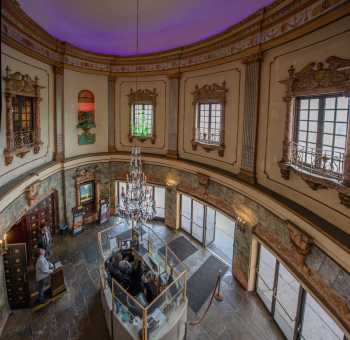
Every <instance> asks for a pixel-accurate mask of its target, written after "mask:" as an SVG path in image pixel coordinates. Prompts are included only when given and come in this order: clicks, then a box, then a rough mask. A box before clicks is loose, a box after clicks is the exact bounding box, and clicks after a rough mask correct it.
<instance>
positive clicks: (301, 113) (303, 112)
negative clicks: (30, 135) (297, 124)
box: [299, 110, 308, 120]
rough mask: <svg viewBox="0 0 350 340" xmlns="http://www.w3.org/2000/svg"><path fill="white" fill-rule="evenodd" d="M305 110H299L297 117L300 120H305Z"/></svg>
mask: <svg viewBox="0 0 350 340" xmlns="http://www.w3.org/2000/svg"><path fill="white" fill-rule="evenodd" d="M307 118H308V117H307V111H306V110H300V114H299V119H300V120H307Z"/></svg>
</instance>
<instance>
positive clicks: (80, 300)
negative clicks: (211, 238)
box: [1, 219, 283, 340]
mask: <svg viewBox="0 0 350 340" xmlns="http://www.w3.org/2000/svg"><path fill="white" fill-rule="evenodd" d="M115 223H116V221H115V219H113V220H111V221H110V222H108V224H107V225H105V226H103V227H101V226H89V227H87V228H86V230H85V231H84V232H83V233H82V234H80V235H79V236H77V237H72V236H65V237H63V236H57V237H56V238H55V247H54V256H53V257H54V259H59V260H61V261H62V263H63V264H64V271H65V279H66V285H67V292H66V293H65V294H64V295H63V296H62V297H61V298H60V299H59V300H58V301H56V302H54V303H52V304H50V305H49V306H48V307H46V308H45V309H42V310H41V311H38V312H33V311H31V310H30V309H25V310H18V311H14V312H13V313H12V315H11V316H10V317H9V319H8V322H7V324H6V326H5V330H4V333H3V335H2V337H1V339H4V340H5V339H6V340H27V339H28V340H48V339H50V340H56V339H57V340H73V339H74V340H77V339H81V340H90V339H91V340H107V339H109V336H108V333H107V328H106V326H105V321H104V316H103V312H102V307H101V303H100V298H99V294H98V291H99V273H98V266H99V261H100V258H99V252H98V247H97V237H96V234H97V232H98V231H100V230H102V229H104V228H106V227H108V226H111V225H113V224H115ZM154 230H155V231H156V232H157V233H158V235H159V236H160V237H161V238H162V239H163V240H165V241H167V242H168V241H169V240H171V239H172V238H174V237H177V235H179V234H180V233H178V234H174V232H172V231H171V230H169V229H168V228H166V227H164V226H162V225H160V224H157V225H155V226H154ZM123 231H125V227H124V226H122V225H121V226H120V232H123ZM195 246H196V247H197V248H198V251H197V252H195V253H194V254H193V255H191V256H189V257H188V258H187V259H186V260H185V261H184V263H185V264H186V266H187V268H188V271H189V275H192V274H193V273H194V272H195V271H196V270H198V268H199V267H200V266H201V265H202V264H203V263H204V262H205V260H206V259H207V258H208V257H209V256H210V254H211V253H210V252H209V251H207V250H205V249H203V248H201V247H200V246H199V245H198V244H195ZM222 293H223V295H224V298H225V299H224V301H223V302H216V301H215V302H214V303H213V305H212V307H211V309H210V310H209V313H208V315H207V316H206V318H205V319H204V320H203V321H202V323H201V324H200V325H199V326H190V327H189V328H188V334H187V339H189V340H207V339H208V340H209V339H210V340H215V339H218V340H219V339H222V340H253V339H254V340H255V339H256V340H274V339H283V336H282V334H281V332H280V331H279V329H278V328H277V326H276V325H275V324H274V322H273V321H272V320H271V317H270V316H269V314H268V313H267V311H266V310H265V308H264V307H263V305H262V303H261V302H260V300H259V299H258V298H257V297H256V295H255V293H247V292H246V291H244V290H243V289H242V288H241V287H240V286H239V285H238V283H237V282H236V281H235V280H234V279H233V278H232V275H231V273H230V271H228V272H227V273H226V274H225V276H224V278H223V282H222ZM205 308H206V303H205V304H204V305H203V306H202V310H201V311H199V313H198V315H196V314H194V313H193V312H192V311H191V310H189V319H190V320H195V319H198V318H199V316H200V315H201V313H202V312H203V311H204V310H205ZM150 340H151V339H150Z"/></svg>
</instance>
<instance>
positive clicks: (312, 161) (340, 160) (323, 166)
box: [289, 142, 344, 182]
mask: <svg viewBox="0 0 350 340" xmlns="http://www.w3.org/2000/svg"><path fill="white" fill-rule="evenodd" d="M289 147H290V158H289V163H290V165H291V166H294V167H296V168H298V169H301V170H303V171H304V172H306V173H307V174H315V175H318V176H322V177H330V178H333V179H335V180H337V181H339V182H340V181H341V180H342V179H343V170H344V153H342V152H335V151H334V152H333V153H332V152H329V151H322V152H318V151H316V150H315V149H313V148H306V147H304V146H300V145H298V144H297V143H295V142H291V143H290V145H289Z"/></svg>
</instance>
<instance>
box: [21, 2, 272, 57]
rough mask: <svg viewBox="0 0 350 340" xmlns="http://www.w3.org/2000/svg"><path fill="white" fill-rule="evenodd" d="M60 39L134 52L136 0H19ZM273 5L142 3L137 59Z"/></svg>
mask: <svg viewBox="0 0 350 340" xmlns="http://www.w3.org/2000/svg"><path fill="white" fill-rule="evenodd" d="M18 1H19V3H20V5H21V7H22V9H23V10H24V11H25V12H26V13H27V14H28V15H29V16H30V17H31V18H32V19H33V20H34V21H36V22H37V23H38V24H39V25H40V26H41V27H43V28H44V29H45V30H46V31H48V32H49V33H50V34H52V35H53V36H55V37H56V38H58V39H60V40H63V41H67V42H69V43H71V44H73V45H75V46H77V47H80V48H83V49H85V50H88V51H91V52H96V53H104V54H114V55H122V56H126V55H133V54H135V53H136V0H18ZM271 2H272V0H245V1H238V0H140V44H139V45H140V47H139V54H146V53H152V52H159V51H164V50H168V49H171V48H175V47H180V46H184V45H188V44H191V43H194V42H197V41H200V40H203V39H206V38H208V37H210V36H212V35H214V34H216V33H220V32H222V31H223V30H225V29H226V28H228V27H230V26H232V25H233V24H236V23H238V22H239V21H241V20H242V19H244V18H246V17H247V16H249V15H250V14H253V13H254V12H255V11H257V10H259V9H261V8H263V7H264V6H266V5H268V4H270V3H271Z"/></svg>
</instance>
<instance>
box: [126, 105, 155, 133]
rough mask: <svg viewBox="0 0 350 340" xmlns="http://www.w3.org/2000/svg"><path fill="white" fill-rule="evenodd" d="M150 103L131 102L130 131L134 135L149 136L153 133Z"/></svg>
mask: <svg viewBox="0 0 350 340" xmlns="http://www.w3.org/2000/svg"><path fill="white" fill-rule="evenodd" d="M153 114H154V109H153V105H152V104H142V103H138V104H133V105H132V115H131V133H132V136H135V137H144V138H147V137H151V136H152V134H153Z"/></svg>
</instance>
